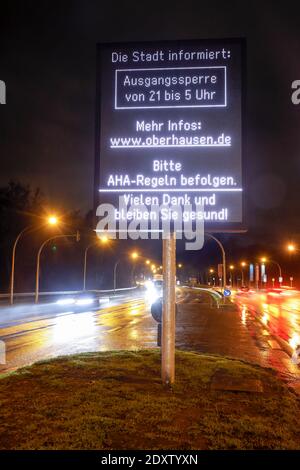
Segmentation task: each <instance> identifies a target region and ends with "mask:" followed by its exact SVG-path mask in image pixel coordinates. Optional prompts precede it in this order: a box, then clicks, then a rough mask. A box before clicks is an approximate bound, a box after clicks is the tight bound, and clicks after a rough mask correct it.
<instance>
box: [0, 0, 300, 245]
mask: <svg viewBox="0 0 300 470" xmlns="http://www.w3.org/2000/svg"><path fill="white" fill-rule="evenodd" d="M104 5H105V6H104ZM213 37H216V38H222V37H224V38H225V37H245V38H246V40H247V50H248V55H247V107H246V131H247V141H246V153H245V155H244V165H245V170H246V184H247V189H246V191H247V192H246V202H247V205H246V224H247V225H248V227H249V232H248V234H247V235H243V238H241V239H240V242H239V243H242V244H245V245H246V244H247V243H255V242H257V241H259V242H268V243H270V242H273V243H275V242H277V241H281V240H286V238H287V237H291V238H294V239H295V238H296V237H297V233H299V232H300V219H299V209H300V200H299V199H300V198H299V171H300V105H298V106H295V105H293V104H292V102H291V83H292V81H294V80H296V79H298V80H300V4H298V6H295V4H294V3H293V2H289V1H285V2H271V1H251V2H250V1H248V2H246V1H244V2H241V1H223V2H215V1H210V2H203V1H199V0H197V1H188V0H186V1H184V2H183V1H173V2H166V1H159V2H155V1H151V2H150V1H148V2H142V1H126V2H116V1H111V2H101V1H86V2H82V1H80V2H79V1H68V2H66V1H59V2H55V1H36V2H34V1H26V2H17V1H13V0H10V1H9V2H6V4H2V5H1V10H0V79H1V80H4V81H5V82H6V86H7V104H6V105H4V106H1V107H0V159H1V172H0V185H5V184H7V182H8V181H9V180H10V179H16V180H20V181H21V182H24V183H30V184H31V185H32V186H39V187H41V189H42V190H43V192H44V193H45V195H46V196H47V197H48V198H49V199H50V201H51V203H52V204H53V206H55V205H59V206H64V207H65V208H68V209H80V210H81V211H82V213H83V214H84V213H85V212H86V211H87V210H88V209H90V208H92V201H93V171H94V130H95V90H96V43H97V42H106V41H113V42H118V41H139V40H163V39H197V38H213Z"/></svg>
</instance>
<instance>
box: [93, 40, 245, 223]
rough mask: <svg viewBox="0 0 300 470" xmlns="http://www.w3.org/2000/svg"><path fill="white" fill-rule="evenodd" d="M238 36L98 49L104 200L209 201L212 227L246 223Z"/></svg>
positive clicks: (99, 165) (99, 171)
mask: <svg viewBox="0 0 300 470" xmlns="http://www.w3.org/2000/svg"><path fill="white" fill-rule="evenodd" d="M244 49H245V44H244V41H243V40H240V39H234V40H229V39H224V40H195V41H166V42H146V43H120V44H101V45H99V48H98V76H97V88H98V93H97V117H98V118H97V129H96V130H97V141H96V178H95V181H96V192H97V194H98V197H97V201H96V202H97V204H99V203H107V202H110V203H112V204H114V205H115V206H116V207H117V206H118V198H119V196H124V195H125V198H126V203H127V204H128V206H129V205H131V204H139V203H140V204H144V205H145V206H146V207H147V208H149V211H150V206H151V205H153V204H158V205H161V204H165V205H166V204H173V205H174V204H175V205H181V206H184V204H191V205H193V206H196V204H197V203H198V204H202V205H203V207H204V210H203V214H202V217H203V218H204V223H205V226H206V229H208V230H214V231H226V230H239V229H242V228H243V227H244V225H243V224H244V220H243V189H244V188H243V179H242V134H243V132H242V107H243V70H244V61H245V50H244Z"/></svg>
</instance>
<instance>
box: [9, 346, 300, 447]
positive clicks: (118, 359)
mask: <svg viewBox="0 0 300 470" xmlns="http://www.w3.org/2000/svg"><path fill="white" fill-rule="evenodd" d="M217 370H218V371H220V370H221V371H225V372H228V373H230V374H231V375H232V374H233V375H234V376H235V377H240V378H241V379H243V378H255V379H258V380H261V381H262V383H263V387H264V392H263V393H248V392H230V391H214V390H211V388H210V382H211V378H212V376H213V374H214V373H215V372H216V371H217ZM176 374H177V376H176V384H175V385H174V387H173V388H172V389H168V388H165V387H163V386H162V384H161V381H160V352H159V351H158V350H146V351H137V352H128V351H115V352H105V353H88V354H80V355H76V356H67V357H61V358H57V359H54V360H50V361H43V362H40V363H36V364H34V365H33V366H30V367H26V368H23V369H20V370H18V371H17V372H14V373H12V374H10V375H8V376H6V377H3V378H1V379H0V448H1V449H147V450H148V449H149V450H150V449H300V420H299V417H300V404H299V399H298V398H297V397H296V396H295V395H294V394H293V393H292V392H291V391H289V389H288V388H287V387H286V386H285V385H284V384H283V383H282V382H280V381H279V380H278V379H277V378H276V377H275V375H274V374H273V372H272V371H270V370H266V369H262V368H260V367H257V366H253V365H249V364H246V363H243V362H240V361H237V360H232V359H227V358H224V357H219V356H211V355H200V354H195V353H189V352H180V351H178V352H177V353H176Z"/></svg>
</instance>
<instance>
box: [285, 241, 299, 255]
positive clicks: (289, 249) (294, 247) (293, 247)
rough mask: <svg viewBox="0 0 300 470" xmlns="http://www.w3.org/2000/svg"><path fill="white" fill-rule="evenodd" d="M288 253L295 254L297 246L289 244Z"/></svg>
mask: <svg viewBox="0 0 300 470" xmlns="http://www.w3.org/2000/svg"><path fill="white" fill-rule="evenodd" d="M286 249H287V251H289V252H290V253H294V252H295V251H296V250H297V249H296V246H295V245H294V244H293V243H289V244H288V245H287V247H286Z"/></svg>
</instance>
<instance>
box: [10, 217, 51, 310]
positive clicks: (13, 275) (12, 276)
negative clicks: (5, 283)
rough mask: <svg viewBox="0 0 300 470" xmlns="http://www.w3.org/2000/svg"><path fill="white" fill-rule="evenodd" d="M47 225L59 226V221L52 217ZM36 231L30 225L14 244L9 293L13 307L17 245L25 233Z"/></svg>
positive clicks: (22, 231)
mask: <svg viewBox="0 0 300 470" xmlns="http://www.w3.org/2000/svg"><path fill="white" fill-rule="evenodd" d="M47 223H48V225H52V226H54V225H57V223H58V219H57V217H56V216H55V215H51V216H50V217H48V220H47ZM42 226H43V225H41V226H39V227H37V228H41V227H42ZM32 230H34V225H30V226H28V227H25V228H24V229H23V230H21V232H20V233H19V234H18V236H17V238H16V239H15V241H14V244H13V249H12V257H11V273H10V293H9V302H10V305H13V303H14V284H15V262H16V249H17V245H18V242H19V240H20V238H21V237H22V235H24V234H25V233H28V232H30V231H32Z"/></svg>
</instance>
